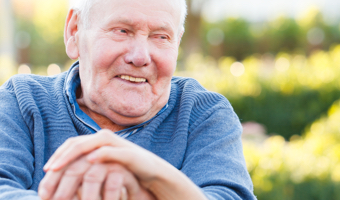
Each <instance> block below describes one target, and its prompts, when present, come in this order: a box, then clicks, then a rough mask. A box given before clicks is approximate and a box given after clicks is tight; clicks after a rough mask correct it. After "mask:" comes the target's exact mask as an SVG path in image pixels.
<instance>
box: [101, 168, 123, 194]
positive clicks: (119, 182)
mask: <svg viewBox="0 0 340 200" xmlns="http://www.w3.org/2000/svg"><path fill="white" fill-rule="evenodd" d="M123 180H124V178H123V175H122V174H121V173H117V172H112V173H110V174H109V175H108V176H107V178H106V181H105V185H104V195H103V196H104V200H119V197H120V195H121V190H122V188H123Z"/></svg>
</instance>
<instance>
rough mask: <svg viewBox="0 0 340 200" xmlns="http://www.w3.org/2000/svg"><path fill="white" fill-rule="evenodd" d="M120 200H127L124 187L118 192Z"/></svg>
mask: <svg viewBox="0 0 340 200" xmlns="http://www.w3.org/2000/svg"><path fill="white" fill-rule="evenodd" d="M120 200H128V195H127V191H126V187H122V189H121V190H120Z"/></svg>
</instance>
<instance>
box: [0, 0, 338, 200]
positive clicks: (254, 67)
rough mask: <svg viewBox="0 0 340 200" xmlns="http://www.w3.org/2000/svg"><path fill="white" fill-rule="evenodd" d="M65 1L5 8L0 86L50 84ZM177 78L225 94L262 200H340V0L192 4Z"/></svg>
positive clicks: (62, 63)
mask: <svg viewBox="0 0 340 200" xmlns="http://www.w3.org/2000/svg"><path fill="white" fill-rule="evenodd" d="M68 6H69V2H68V1H67V0H0V84H2V83H4V82H5V81H6V80H8V79H9V77H11V76H12V75H14V74H17V73H19V74H30V73H34V74H40V75H44V76H53V75H55V74H59V73H61V72H64V71H66V70H67V69H68V68H69V67H70V65H71V64H72V62H74V61H72V60H70V59H69V58H68V57H67V56H66V54H65V47H64V43H63V27H64V21H65V17H66V14H67V10H68ZM188 7H189V16H188V18H187V24H186V33H185V36H184V38H183V40H182V44H181V48H180V55H179V59H178V67H177V71H176V75H178V76H189V77H194V78H196V79H197V80H198V81H199V82H200V83H201V84H203V85H204V86H205V87H206V88H208V89H209V90H212V91H216V92H219V93H221V94H223V95H225V96H226V97H227V98H228V99H229V100H230V102H231V103H232V105H233V107H234V109H235V111H236V113H237V114H238V115H239V117H240V119H241V122H242V123H243V127H244V133H243V141H244V153H245V157H246V161H247V167H248V170H249V173H250V174H251V176H252V179H253V182H254V186H255V194H256V195H257V196H258V199H261V200H293V199H294V200H307V199H308V200H309V199H313V200H323V199H325V200H326V199H327V200H332V199H340V1H339V0H314V1H313V0H275V1H269V0H237V1H236V0H234V1H231V0H188Z"/></svg>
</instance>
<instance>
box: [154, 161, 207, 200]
mask: <svg viewBox="0 0 340 200" xmlns="http://www.w3.org/2000/svg"><path fill="white" fill-rule="evenodd" d="M161 162H162V163H161V164H160V166H162V167H164V168H163V169H162V170H159V171H158V172H157V176H156V178H155V180H154V181H153V182H152V184H151V185H150V188H149V190H150V191H151V192H152V193H153V194H154V195H155V196H156V198H157V199H158V200H191V199H192V200H207V197H206V196H205V195H204V193H203V192H202V191H201V189H200V188H199V187H198V186H196V185H195V184H194V183H193V182H192V181H191V180H190V179H189V178H188V177H187V176H186V175H185V174H183V173H182V172H181V171H179V170H178V169H176V168H175V167H173V166H172V165H170V164H169V163H167V162H165V161H163V160H161Z"/></svg>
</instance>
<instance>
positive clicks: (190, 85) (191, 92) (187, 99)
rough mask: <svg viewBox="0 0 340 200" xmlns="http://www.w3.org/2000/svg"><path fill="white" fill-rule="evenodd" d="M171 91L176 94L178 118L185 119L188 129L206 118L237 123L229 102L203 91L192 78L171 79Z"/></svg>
mask: <svg viewBox="0 0 340 200" xmlns="http://www.w3.org/2000/svg"><path fill="white" fill-rule="evenodd" d="M172 91H173V92H174V91H176V93H177V101H176V104H177V108H178V112H179V113H178V114H179V116H180V118H183V121H185V120H184V118H187V120H188V122H189V127H196V126H197V125H198V124H200V123H202V122H204V121H206V120H207V119H208V118H216V119H217V118H218V119H219V120H222V121H228V123H231V122H233V123H234V122H237V123H239V118H238V117H237V115H236V113H235V112H234V109H233V108H232V106H231V104H230V102H229V101H228V100H227V98H225V97H224V96H223V95H221V94H219V93H216V92H211V91H208V90H207V89H205V88H204V87H203V86H202V85H201V84H200V83H199V82H198V81H196V80H195V79H192V78H182V77H173V79H172Z"/></svg>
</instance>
